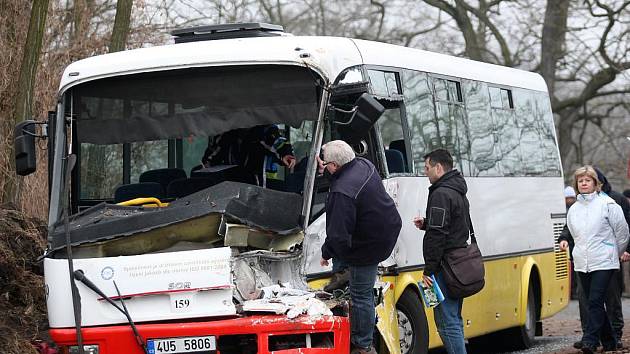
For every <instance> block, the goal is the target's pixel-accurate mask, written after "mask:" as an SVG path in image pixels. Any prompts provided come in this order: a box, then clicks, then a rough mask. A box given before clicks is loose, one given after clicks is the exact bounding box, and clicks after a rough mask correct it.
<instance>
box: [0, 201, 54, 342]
mask: <svg viewBox="0 0 630 354" xmlns="http://www.w3.org/2000/svg"><path fill="white" fill-rule="evenodd" d="M46 234H47V230H46V226H45V224H44V222H43V221H41V220H38V219H35V218H32V217H28V216H26V215H24V214H22V213H20V212H19V211H16V210H13V209H10V208H7V207H2V206H0V313H1V314H2V316H1V317H0V348H2V352H3V353H15V354H17V353H20V354H23V353H38V351H36V349H35V347H34V344H33V343H36V342H38V341H40V340H42V339H44V340H45V339H46V338H47V335H48V334H47V327H48V326H47V320H46V296H45V290H44V277H43V274H42V269H40V265H39V264H38V262H37V258H38V257H40V256H41V255H42V254H43V252H44V248H45V246H46Z"/></svg>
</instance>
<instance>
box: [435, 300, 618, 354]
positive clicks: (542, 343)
mask: <svg viewBox="0 0 630 354" xmlns="http://www.w3.org/2000/svg"><path fill="white" fill-rule="evenodd" d="M622 306H623V313H624V319H625V322H626V325H625V327H624V336H623V342H624V346H625V348H630V298H624V299H623V305H622ZM581 334H582V331H581V328H580V316H579V312H578V303H577V300H572V301H571V302H570V303H569V306H567V308H565V309H564V310H563V311H562V312H560V313H558V314H556V315H555V316H553V317H551V318H548V319H545V320H543V335H542V336H539V337H536V339H535V342H534V345H533V346H532V347H531V348H530V349H527V350H521V351H514V352H508V353H512V354H542V353H545V354H551V353H553V354H574V353H581V352H580V351H578V350H576V349H574V348H573V343H574V342H575V341H577V340H579V339H580V338H581ZM430 353H431V354H443V353H446V352H445V351H444V350H440V349H438V350H432V351H430ZM468 353H469V354H477V353H497V351H496V349H495V348H491V347H490V346H488V347H487V348H475V349H474V350H473V349H472V348H469V349H468ZM617 353H630V349H625V350H622V351H618V352H617Z"/></svg>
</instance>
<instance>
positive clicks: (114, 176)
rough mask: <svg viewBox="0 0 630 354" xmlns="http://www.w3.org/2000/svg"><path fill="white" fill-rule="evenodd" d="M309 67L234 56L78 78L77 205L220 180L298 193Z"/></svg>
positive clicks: (310, 96)
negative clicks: (229, 60) (232, 61)
mask: <svg viewBox="0 0 630 354" xmlns="http://www.w3.org/2000/svg"><path fill="white" fill-rule="evenodd" d="M314 75H315V74H314V73H312V72H309V69H306V68H303V67H297V66H280V65H257V66H231V67H212V68H193V69H180V70H170V71H165V72H156V73H143V74H136V75H125V76H119V77H114V78H108V79H102V80H95V81H91V82H87V83H84V84H82V85H78V86H77V87H75V88H73V89H72V100H71V101H72V104H71V111H72V116H73V123H74V124H73V135H74V139H75V143H74V144H73V149H74V150H75V151H74V152H75V153H76V154H77V155H78V166H77V167H76V168H75V175H74V180H75V182H74V184H73V202H74V204H75V206H76V205H78V206H79V208H81V207H82V206H83V207H88V206H92V205H95V204H96V203H97V202H102V201H107V202H116V203H118V202H122V201H125V200H129V199H133V198H136V197H149V196H155V197H158V198H159V199H166V200H174V199H177V198H181V197H184V196H186V195H189V194H192V193H194V192H197V191H199V190H202V189H205V188H208V187H211V186H213V185H216V184H218V183H220V182H222V181H234V182H242V183H248V184H255V185H258V186H261V187H264V188H270V189H275V190H278V191H284V192H292V193H298V194H301V193H302V192H303V181H304V177H305V174H306V165H307V164H308V154H309V151H310V148H311V145H312V142H313V141H312V140H313V134H314V129H315V121H316V120H317V112H318V107H317V106H318V101H319V97H320V94H321V93H320V90H319V88H318V87H317V85H316V83H315V81H314ZM68 101H70V100H68ZM287 156H289V157H287ZM76 210H77V208H75V211H76Z"/></svg>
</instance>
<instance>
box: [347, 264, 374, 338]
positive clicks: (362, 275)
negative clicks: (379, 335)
mask: <svg viewBox="0 0 630 354" xmlns="http://www.w3.org/2000/svg"><path fill="white" fill-rule="evenodd" d="M377 267H378V264H372V265H366V266H353V265H350V299H351V300H352V310H351V315H350V316H351V317H350V327H351V329H352V335H351V336H350V340H351V342H352V344H354V345H355V346H357V347H361V348H368V347H371V346H372V336H373V334H374V326H375V324H376V320H375V317H376V313H375V308H374V282H375V281H376V270H377Z"/></svg>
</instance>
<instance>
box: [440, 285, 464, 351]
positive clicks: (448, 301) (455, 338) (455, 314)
mask: <svg viewBox="0 0 630 354" xmlns="http://www.w3.org/2000/svg"><path fill="white" fill-rule="evenodd" d="M436 279H437V282H438V285H439V286H440V290H442V294H444V301H442V302H441V303H440V304H439V305H437V306H436V307H434V308H433V319H434V320H435V326H436V327H437V330H438V333H439V334H440V338H441V339H442V343H444V348H445V349H446V352H447V353H448V354H466V343H465V342H464V324H463V321H462V303H463V302H464V300H463V299H453V298H450V297H449V296H448V289H446V284H445V283H444V278H443V277H442V273H438V274H437V276H436Z"/></svg>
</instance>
